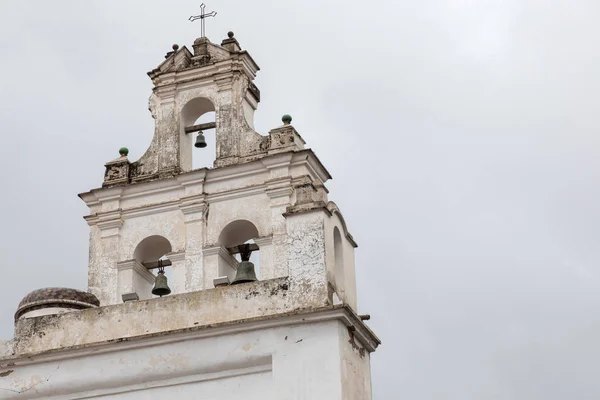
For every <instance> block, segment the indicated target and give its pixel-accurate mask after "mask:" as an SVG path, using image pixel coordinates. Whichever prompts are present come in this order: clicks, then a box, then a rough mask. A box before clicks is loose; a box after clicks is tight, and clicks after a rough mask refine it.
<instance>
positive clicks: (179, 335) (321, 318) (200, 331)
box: [0, 305, 381, 368]
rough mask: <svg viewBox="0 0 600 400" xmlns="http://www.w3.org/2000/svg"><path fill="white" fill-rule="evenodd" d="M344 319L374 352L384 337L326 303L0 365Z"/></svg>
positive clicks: (347, 309) (22, 357)
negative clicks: (321, 305) (316, 306)
mask: <svg viewBox="0 0 600 400" xmlns="http://www.w3.org/2000/svg"><path fill="white" fill-rule="evenodd" d="M335 320H338V321H341V322H342V323H343V324H344V325H345V326H346V327H348V328H349V332H351V333H352V335H353V339H355V340H358V341H359V342H360V344H362V346H364V347H365V349H366V350H367V351H369V352H374V351H375V350H376V349H377V347H378V346H379V345H380V344H381V340H379V338H378V337H377V336H376V335H375V334H374V333H373V331H372V330H371V329H370V328H369V327H368V326H367V325H366V324H365V323H364V322H363V321H361V320H360V318H359V317H358V315H356V313H355V312H354V311H352V309H351V308H350V307H349V306H347V305H337V306H325V307H321V308H311V309H300V310H295V311H292V312H288V313H282V314H271V315H264V316H261V317H255V318H247V319H241V320H235V321H229V322H223V323H218V324H211V325H200V326H194V327H191V328H184V329H180V330H175V331H168V332H158V333H152V334H147V335H140V336H134V337H129V338H123V339H122V340H119V339H117V340H110V341H105V342H100V343H94V344H86V345H76V346H70V347H65V348H62V349H56V350H49V351H44V352H41V353H26V354H19V355H17V356H8V357H3V358H0V368H4V367H6V366H19V365H31V364H37V363H42V362H52V361H60V360H64V359H69V358H76V357H82V356H85V355H89V354H91V353H93V354H105V353H112V352H116V351H119V352H122V351H126V350H129V349H138V348H144V347H152V346H159V345H162V344H167V343H177V342H183V341H188V340H195V339H204V338H209V337H218V336H224V335H231V334H237V333H243V332H250V331H254V330H261V329H269V328H277V327H284V326H290V325H303V324H311V323H319V322H327V321H335Z"/></svg>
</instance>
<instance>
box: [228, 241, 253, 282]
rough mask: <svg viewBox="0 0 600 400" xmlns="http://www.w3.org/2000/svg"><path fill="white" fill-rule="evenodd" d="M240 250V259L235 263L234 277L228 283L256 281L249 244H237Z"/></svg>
mask: <svg viewBox="0 0 600 400" xmlns="http://www.w3.org/2000/svg"><path fill="white" fill-rule="evenodd" d="M238 249H239V251H240V255H241V256H242V261H241V262H240V263H239V264H238V265H237V271H236V273H235V279H234V280H233V282H231V283H230V285H237V284H238V283H246V282H256V281H257V280H258V279H256V273H255V272H254V264H252V263H251V262H250V261H249V260H250V254H251V253H252V250H250V245H249V244H242V245H239V246H238Z"/></svg>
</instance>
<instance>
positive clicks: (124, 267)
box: [119, 235, 172, 301]
mask: <svg viewBox="0 0 600 400" xmlns="http://www.w3.org/2000/svg"><path fill="white" fill-rule="evenodd" d="M171 252H172V246H171V242H169V240H168V239H166V238H165V237H163V236H159V235H153V236H149V237H147V238H145V239H143V240H142V241H141V242H140V243H138V245H137V246H136V248H135V250H134V252H133V260H131V261H130V262H124V263H120V264H121V265H120V266H119V269H120V271H119V274H120V286H122V294H121V296H122V299H123V301H129V300H138V299H139V300H143V299H149V298H152V297H159V296H165V295H168V294H170V293H171V289H170V287H169V285H168V281H169V278H171V276H172V269H171V268H169V267H170V266H171V265H172V263H171V260H169V258H168V256H167V254H169V253H171Z"/></svg>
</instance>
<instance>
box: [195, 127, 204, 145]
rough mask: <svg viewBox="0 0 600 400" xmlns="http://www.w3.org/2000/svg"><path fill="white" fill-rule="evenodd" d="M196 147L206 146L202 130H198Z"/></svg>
mask: <svg viewBox="0 0 600 400" xmlns="http://www.w3.org/2000/svg"><path fill="white" fill-rule="evenodd" d="M194 147H198V148H199V149H202V148H204V147H206V139H205V138H204V134H203V133H202V131H198V136H196V143H194Z"/></svg>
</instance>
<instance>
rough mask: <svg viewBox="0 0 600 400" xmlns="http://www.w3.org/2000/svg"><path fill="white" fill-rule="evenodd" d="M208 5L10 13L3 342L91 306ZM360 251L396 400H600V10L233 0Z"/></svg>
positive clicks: (384, 379)
mask: <svg viewBox="0 0 600 400" xmlns="http://www.w3.org/2000/svg"><path fill="white" fill-rule="evenodd" d="M197 3H199V2H192V1H182V0H176V1H173V0H168V1H167V0H162V1H152V2H149V1H127V2H124V1H122V0H119V1H117V0H102V1H91V0H86V1H75V0H71V1H60V0H53V1H31V0H29V1H17V0H12V1H11V0H3V1H2V2H1V3H0V54H1V57H2V63H1V65H2V66H1V67H0V73H1V74H2V80H1V83H0V85H1V91H0V93H1V96H0V132H2V147H1V152H2V157H1V158H0V167H1V169H0V170H1V171H2V172H0V173H1V179H2V181H1V182H2V187H3V190H4V192H3V193H4V195H3V196H2V197H1V199H0V206H1V207H0V209H1V210H2V211H1V218H2V222H3V229H2V232H3V233H2V240H1V241H0V251H1V252H2V254H4V257H5V259H4V264H5V265H4V267H3V268H4V269H3V271H4V280H3V285H2V290H3V292H4V293H5V295H4V296H3V300H4V301H3V302H2V303H1V304H0V334H1V336H3V337H5V338H9V337H11V335H12V315H13V313H14V311H15V309H16V306H17V303H18V302H19V300H20V299H21V298H22V297H23V296H24V295H25V294H26V293H27V292H29V291H30V290H33V289H36V288H39V287H45V286H70V287H76V288H81V289H85V287H86V283H87V251H88V227H87V225H86V223H85V222H84V220H83V219H82V216H83V215H85V214H86V211H87V208H86V207H85V205H84V204H83V202H82V201H81V200H80V199H79V198H78V197H77V196H76V195H77V193H80V192H84V191H87V190H89V189H91V188H95V187H98V186H100V185H101V183H102V176H103V172H104V168H103V164H104V163H105V162H106V161H108V160H111V159H113V158H115V157H116V156H117V150H118V149H119V147H121V146H128V147H129V149H130V159H133V160H135V159H137V158H138V157H139V156H141V154H142V153H143V152H144V151H145V150H146V148H147V146H148V145H149V143H150V140H151V138H152V134H153V120H152V118H151V116H150V113H149V112H148V110H147V100H148V96H149V94H150V89H151V82H150V79H149V78H148V77H147V76H146V72H147V71H149V70H151V69H152V68H154V67H155V66H157V65H158V64H159V63H160V62H161V60H163V56H164V54H165V53H166V52H167V51H169V50H170V48H171V45H172V44H173V43H179V44H180V45H183V44H186V45H188V46H191V44H192V42H193V40H194V39H195V38H196V37H197V36H199V32H200V26H199V25H197V24H191V23H189V22H188V21H187V18H188V16H189V15H190V14H193V13H197V11H198V4H197ZM213 9H215V10H217V11H218V15H217V17H216V18H214V19H211V20H210V21H208V24H207V35H208V36H209V38H210V39H211V40H212V41H213V42H219V43H220V40H221V39H223V38H224V37H225V36H226V32H227V31H228V30H233V31H235V34H236V38H237V39H238V40H239V42H240V44H241V45H242V47H243V48H244V49H246V50H248V51H249V52H250V53H251V54H252V56H253V57H254V59H255V60H256V61H257V62H258V64H259V65H260V66H261V68H262V69H261V71H260V72H259V77H258V79H257V82H256V83H257V85H258V87H259V88H260V89H261V94H262V102H261V103H260V106H259V110H258V112H257V114H256V125H257V126H256V128H257V130H258V131H259V132H261V133H263V134H266V133H267V131H268V130H269V129H271V128H274V127H276V126H278V125H279V124H280V117H281V115H282V114H284V113H290V114H291V115H292V116H293V118H294V122H293V123H294V126H295V127H296V128H297V129H298V131H299V132H300V133H301V134H302V136H303V137H304V138H305V139H306V141H307V143H308V145H309V146H310V147H311V148H312V149H314V150H315V152H316V153H317V154H318V156H319V157H320V159H321V160H322V161H323V163H324V164H325V165H326V166H327V168H328V169H329V170H330V172H331V174H332V175H333V176H334V180H333V181H331V182H329V184H328V188H329V189H330V191H331V193H330V199H331V200H333V201H335V202H336V203H337V204H338V205H339V206H340V208H341V210H342V212H343V213H344V216H345V218H346V221H347V222H348V225H349V229H350V231H351V233H352V234H353V235H354V237H355V238H356V240H357V242H358V243H359V248H358V249H357V253H356V254H357V277H358V280H359V281H358V289H359V309H360V311H361V312H368V313H370V314H371V315H372V320H371V321H370V322H369V325H370V326H371V327H372V328H373V329H374V331H375V332H376V333H377V334H378V335H379V336H380V337H381V339H382V340H383V346H381V347H380V348H379V350H378V351H377V352H376V353H375V354H374V355H373V356H372V372H373V392H374V398H375V399H376V400H382V399H412V400H429V399H444V400H453V399H456V400H471V399H473V400H484V399H507V400H532V399H544V400H557V399H578V400H584V399H598V398H599V397H600V379H599V378H598V371H600V341H599V339H598V338H599V337H600V270H599V266H600V246H598V239H599V238H600V185H599V184H598V182H599V181H600V157H599V155H600V134H599V131H598V118H597V117H598V115H599V112H598V111H599V110H598V104H599V102H598V93H600V78H599V74H598V71H599V70H600V28H599V27H598V26H599V25H598V22H597V21H598V20H599V17H600V2H598V1H597V0H575V1H555V0H543V1H542V0H539V1H534V0H503V1H501V0H495V1H490V0H422V1H370V2H365V1H350V0H345V1H331V0H328V1H323V0H322V1H319V2H316V1H315V2H307V1H304V2H300V1H297V2H290V1H271V2H269V1H265V0H254V1H233V0H227V1H218V2H217V1H215V2H212V3H209V4H208V6H207V11H211V10H213Z"/></svg>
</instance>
